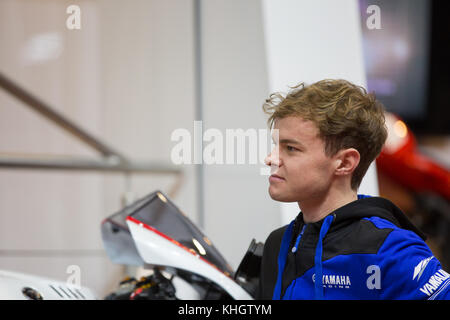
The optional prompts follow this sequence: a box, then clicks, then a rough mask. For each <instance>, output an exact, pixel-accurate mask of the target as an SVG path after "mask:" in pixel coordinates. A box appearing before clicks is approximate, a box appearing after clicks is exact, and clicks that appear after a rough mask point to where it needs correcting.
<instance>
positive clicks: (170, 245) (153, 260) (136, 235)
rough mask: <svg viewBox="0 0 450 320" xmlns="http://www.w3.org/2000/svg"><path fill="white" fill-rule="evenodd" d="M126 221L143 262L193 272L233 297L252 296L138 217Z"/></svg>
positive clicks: (213, 267)
mask: <svg viewBox="0 0 450 320" xmlns="http://www.w3.org/2000/svg"><path fill="white" fill-rule="evenodd" d="M127 225H128V228H129V230H130V232H131V235H132V237H133V239H134V242H135V244H136V248H137V250H138V252H139V254H140V256H141V257H142V259H143V260H144V261H145V262H146V263H148V264H151V265H163V266H169V267H174V268H178V269H183V270H187V271H190V272H193V273H196V274H198V275H201V276H203V277H205V278H207V279H209V280H211V281H212V282H214V283H216V284H217V285H219V286H220V287H222V288H223V289H224V290H225V291H227V292H228V294H229V295H230V296H231V297H233V298H234V299H236V300H252V297H251V296H250V295H249V294H248V293H247V292H246V291H245V290H244V289H243V288H242V287H241V286H240V285H238V284H237V283H236V282H235V281H234V280H233V279H231V278H230V277H228V276H227V275H225V274H224V273H223V272H221V271H220V270H219V269H217V268H216V267H215V266H213V265H212V264H211V263H208V262H207V261H206V260H205V259H203V258H202V257H201V255H199V254H197V253H194V252H192V251H189V250H188V249H187V248H185V247H183V246H182V245H180V244H179V243H177V242H176V241H174V240H171V239H170V238H168V237H165V236H163V235H161V234H158V233H157V232H155V231H153V230H151V228H150V229H149V227H148V226H146V225H145V224H143V223H140V222H139V221H136V220H132V219H127Z"/></svg>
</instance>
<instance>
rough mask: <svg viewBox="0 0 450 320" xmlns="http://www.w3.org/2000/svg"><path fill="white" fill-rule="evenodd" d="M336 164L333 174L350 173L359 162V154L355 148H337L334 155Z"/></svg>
mask: <svg viewBox="0 0 450 320" xmlns="http://www.w3.org/2000/svg"><path fill="white" fill-rule="evenodd" d="M335 157H336V160H337V165H336V168H335V174H337V175H339V176H343V175H349V174H350V175H351V174H352V173H353V171H355V169H356V167H357V166H358V164H359V160H360V159H361V156H360V154H359V152H358V150H356V149H355V148H348V149H342V150H339V151H338V153H337V154H336V155H335Z"/></svg>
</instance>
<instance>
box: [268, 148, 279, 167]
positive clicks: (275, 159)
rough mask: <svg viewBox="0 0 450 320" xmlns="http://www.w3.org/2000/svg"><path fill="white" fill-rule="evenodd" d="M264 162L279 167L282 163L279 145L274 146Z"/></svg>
mask: <svg viewBox="0 0 450 320" xmlns="http://www.w3.org/2000/svg"><path fill="white" fill-rule="evenodd" d="M264 163H265V164H266V165H268V166H270V167H279V166H280V165H281V161H280V154H279V152H278V147H274V148H273V150H272V152H270V153H269V154H268V155H267V157H266V158H265V159H264Z"/></svg>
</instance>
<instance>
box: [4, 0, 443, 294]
mask: <svg viewBox="0 0 450 320" xmlns="http://www.w3.org/2000/svg"><path fill="white" fill-rule="evenodd" d="M71 5H75V6H77V7H78V8H79V9H80V21H79V22H80V24H79V26H78V27H79V28H77V27H75V28H71V26H72V27H73V26H74V24H73V23H72V24H70V22H73V20H71V15H72V11H70V12H67V11H66V10H67V9H68V7H70V6H71ZM371 5H376V7H377V8H379V9H380V10H379V12H378V13H379V14H378V15H377V10H375V11H372V10H368V8H369V7H370V6H371ZM372 8H373V7H372ZM375 9H376V8H375ZM444 12H445V10H443V2H442V1H436V0H434V1H427V0H396V1H387V0H384V1H366V0H360V1H357V0H340V1H334V0H320V1H318V0H315V1H312V0H302V1H300V0H246V1H239V0H207V1H206V0H164V1H161V0H131V1H123V0H122V1H120V0H73V1H65V0H35V1H27V0H0V46H1V50H0V83H1V87H0V269H5V270H12V271H19V272H24V273H31V274H34V275H40V276H46V277H51V278H55V279H59V280H62V281H65V279H67V278H68V276H69V274H68V273H67V272H68V271H67V270H68V267H69V266H71V265H76V266H79V267H80V270H81V284H82V285H83V286H87V287H89V288H92V289H93V290H94V291H95V292H96V293H97V294H98V295H99V297H103V296H105V295H106V294H107V293H109V292H111V291H112V290H113V289H114V288H116V286H117V283H118V281H120V280H121V279H122V278H123V277H124V276H125V275H127V274H129V273H130V272H136V270H131V269H130V268H126V267H125V266H121V265H115V264H113V263H112V262H110V260H109V259H108V256H107V255H106V253H105V252H104V249H103V243H102V239H101V233H100V224H101V222H102V221H103V220H104V219H105V218H106V217H108V216H110V215H111V214H113V213H115V212H117V211H119V210H120V209H121V208H123V206H124V205H126V204H128V203H131V202H133V201H134V200H136V199H138V198H141V197H143V196H145V195H147V194H149V193H151V192H153V191H155V190H161V191H163V192H164V193H165V194H167V195H168V196H169V197H170V198H171V200H172V201H173V202H174V203H176V204H177V206H178V207H179V208H180V209H182V210H183V212H184V213H185V214H186V215H187V216H188V217H189V218H190V219H191V220H192V221H193V222H195V223H196V224H197V225H198V226H199V227H200V228H201V229H202V230H203V231H204V232H205V233H206V234H207V235H208V237H209V238H210V239H211V240H212V242H213V243H214V244H215V246H216V247H217V248H218V249H219V251H220V252H221V253H222V254H223V256H224V257H225V258H226V259H227V260H228V262H229V263H230V265H231V266H232V267H233V268H237V266H238V265H239V263H240V261H241V259H242V257H243V256H244V254H245V252H246V250H247V248H248V245H249V244H250V241H251V240H252V239H253V238H255V239H256V240H257V241H261V242H264V241H265V239H266V237H267V236H268V234H269V233H270V232H271V231H272V230H273V229H275V228H277V227H279V226H281V225H282V224H283V223H284V222H285V219H286V217H288V216H289V215H290V214H292V212H294V213H296V212H298V207H295V204H294V205H280V204H279V203H276V202H274V201H273V200H271V199H270V197H269V195H268V192H267V188H268V182H267V176H264V175H261V174H260V169H261V167H262V164H260V163H258V164H257V165H254V164H235V165H219V164H217V165H206V164H183V165H175V164H174V163H172V161H171V152H172V148H173V147H174V145H175V144H176V143H175V142H174V141H172V140H171V135H172V133H173V132H174V130H176V129H179V128H185V129H187V130H188V131H189V132H191V133H192V135H194V121H202V125H203V131H205V130H207V129H209V128H215V129H218V130H220V131H221V132H223V134H224V135H225V130H226V129H238V128H242V129H244V130H246V129H255V130H258V129H266V116H265V115H264V114H263V112H262V108H261V107H262V103H263V102H264V100H265V99H266V98H267V97H268V95H269V94H270V93H272V92H274V91H283V92H286V91H287V90H288V89H289V87H288V86H292V85H295V84H298V83H299V82H302V81H305V82H307V83H310V82H313V81H318V80H321V79H323V78H327V77H329V78H345V79H347V80H350V81H353V82H355V83H357V84H360V85H363V86H364V87H366V88H368V90H369V91H374V92H375V93H376V96H377V97H378V98H379V99H380V100H381V101H382V102H383V103H384V104H385V106H386V109H387V111H389V112H390V113H392V114H393V115H395V116H396V118H395V119H394V120H393V128H394V129H393V130H394V132H397V133H398V130H397V131H395V130H396V129H395V128H397V129H398V127H399V125H400V124H403V126H404V127H401V128H404V130H403V131H401V132H400V134H399V138H398V139H397V140H395V143H394V144H393V146H391V147H390V148H389V149H387V150H384V151H383V152H384V153H383V154H382V156H380V160H377V163H376V166H375V163H374V165H373V166H372V167H371V170H370V171H369V173H368V176H367V177H366V178H365V182H364V183H363V185H362V189H363V190H362V191H364V192H363V193H370V194H374V195H376V194H380V195H382V196H384V197H386V198H388V199H390V200H392V201H393V202H394V203H396V204H397V205H398V206H400V207H401V208H402V209H403V210H404V211H405V213H406V214H407V215H408V216H410V217H411V219H412V220H413V222H414V223H415V224H416V225H417V226H419V227H420V228H423V230H424V231H425V232H426V233H427V234H428V236H429V238H428V240H427V243H428V244H429V245H430V247H431V248H432V250H433V253H434V254H435V255H436V256H437V257H438V258H440V259H441V262H443V264H444V268H447V271H448V269H449V266H450V239H449V235H450V230H448V229H449V227H450V210H449V205H448V203H449V202H448V201H449V189H450V186H449V180H448V179H449V173H448V168H449V165H450V139H449V134H450V121H449V120H450V115H449V108H448V101H449V100H450V99H448V98H450V97H448V95H449V92H450V70H449V63H448V61H446V59H447V57H448V56H449V54H450V52H449V47H448V46H449V43H450V42H449V39H448V37H449V35H450V32H448V31H449V30H448V28H449V26H448V23H447V21H446V19H445V17H444ZM377 19H378V20H377ZM377 22H379V23H378V24H377ZM398 121H400V122H398ZM405 130H406V131H405ZM405 177H406V178H405ZM289 211H290V212H291V213H289Z"/></svg>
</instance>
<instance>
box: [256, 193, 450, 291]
mask: <svg viewBox="0 0 450 320" xmlns="http://www.w3.org/2000/svg"><path fill="white" fill-rule="evenodd" d="M358 198H359V199H358V200H356V201H354V202H351V203H349V204H347V205H345V206H343V207H341V208H339V209H338V210H336V211H334V212H333V213H332V214H330V215H328V216H327V217H325V218H324V219H323V220H321V221H318V222H315V223H309V224H305V223H304V222H303V218H302V213H300V214H299V215H298V216H297V218H296V219H295V220H294V221H292V222H291V223H290V224H289V225H287V226H285V227H282V228H279V229H277V230H275V231H273V232H272V233H271V234H270V235H269V237H268V239H267V240H266V242H265V245H264V254H263V258H262V265H261V276H260V287H259V297H258V298H260V299H309V300H312V299H333V300H341V299H362V300H368V299H404V300H412V299H450V275H449V274H448V273H447V272H446V271H444V270H443V269H442V267H441V264H440V262H439V261H438V260H437V259H436V258H435V257H434V256H433V253H432V252H431V250H430V249H429V247H428V246H427V245H426V243H425V242H424V240H425V236H424V235H423V234H422V233H421V232H420V231H419V230H418V229H417V228H415V227H414V225H412V223H411V222H410V221H409V220H408V219H407V218H406V216H405V215H404V214H403V213H402V212H401V211H400V209H399V208H397V207H396V206H395V205H394V204H393V203H392V202H390V201H389V200H386V199H383V198H380V197H367V196H358Z"/></svg>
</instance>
